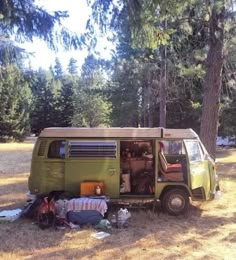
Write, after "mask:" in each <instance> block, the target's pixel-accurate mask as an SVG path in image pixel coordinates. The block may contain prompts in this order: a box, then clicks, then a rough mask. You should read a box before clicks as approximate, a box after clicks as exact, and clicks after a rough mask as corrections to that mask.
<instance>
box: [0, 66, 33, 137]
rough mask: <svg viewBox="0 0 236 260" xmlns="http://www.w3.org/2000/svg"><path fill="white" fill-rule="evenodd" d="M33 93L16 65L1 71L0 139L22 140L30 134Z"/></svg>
mask: <svg viewBox="0 0 236 260" xmlns="http://www.w3.org/2000/svg"><path fill="white" fill-rule="evenodd" d="M30 103H31V91H30V89H29V87H28V84H27V82H26V81H25V80H24V77H23V75H22V73H21V71H20V70H19V69H18V68H17V67H16V66H15V65H7V66H6V67H4V68H3V67H1V69H0V139H1V140H7V139H15V140H22V139H23V138H24V137H25V135H26V134H29V112H30Z"/></svg>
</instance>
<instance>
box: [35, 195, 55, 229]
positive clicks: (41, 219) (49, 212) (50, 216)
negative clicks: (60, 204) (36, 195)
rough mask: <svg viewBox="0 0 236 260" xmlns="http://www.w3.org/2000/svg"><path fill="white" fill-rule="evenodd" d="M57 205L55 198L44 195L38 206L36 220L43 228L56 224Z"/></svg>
mask: <svg viewBox="0 0 236 260" xmlns="http://www.w3.org/2000/svg"><path fill="white" fill-rule="evenodd" d="M55 211H56V207H55V201H54V198H51V199H50V198H49V197H44V198H43V199H42V201H41V203H40V204H39V206H38V209H37V213H36V220H37V222H38V225H39V227H40V228H41V229H46V228H49V227H52V226H54V224H55V219H56V215H55Z"/></svg>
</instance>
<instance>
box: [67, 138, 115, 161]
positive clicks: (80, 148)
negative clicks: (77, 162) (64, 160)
mask: <svg viewBox="0 0 236 260" xmlns="http://www.w3.org/2000/svg"><path fill="white" fill-rule="evenodd" d="M116 150H117V144H116V142H115V141H70V142H69V157H70V158H116Z"/></svg>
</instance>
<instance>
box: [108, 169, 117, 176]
mask: <svg viewBox="0 0 236 260" xmlns="http://www.w3.org/2000/svg"><path fill="white" fill-rule="evenodd" d="M108 173H109V175H110V176H113V175H115V174H116V169H115V168H109V169H108Z"/></svg>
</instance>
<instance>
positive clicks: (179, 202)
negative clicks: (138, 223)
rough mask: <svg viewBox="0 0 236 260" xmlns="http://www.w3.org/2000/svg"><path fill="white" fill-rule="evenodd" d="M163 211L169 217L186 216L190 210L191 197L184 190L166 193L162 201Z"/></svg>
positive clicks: (172, 190)
mask: <svg viewBox="0 0 236 260" xmlns="http://www.w3.org/2000/svg"><path fill="white" fill-rule="evenodd" d="M161 205H162V208H163V210H164V211H165V212H166V213H168V214H169V215H173V216H178V215H182V214H185V213H186V212H187V211H188V209H189V195H188V193H187V192H186V191H185V190H182V189H177V188H174V189H171V190H169V191H166V192H165V193H164V195H163V196H162V199H161Z"/></svg>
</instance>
